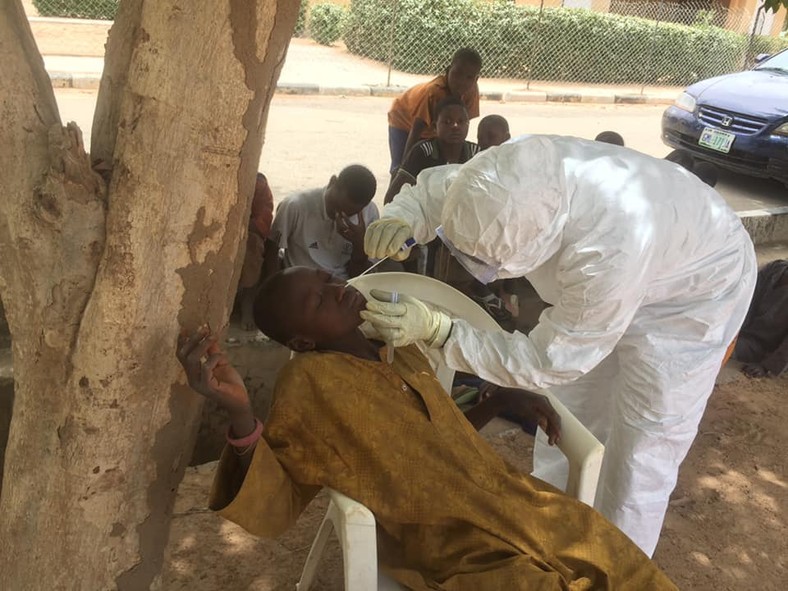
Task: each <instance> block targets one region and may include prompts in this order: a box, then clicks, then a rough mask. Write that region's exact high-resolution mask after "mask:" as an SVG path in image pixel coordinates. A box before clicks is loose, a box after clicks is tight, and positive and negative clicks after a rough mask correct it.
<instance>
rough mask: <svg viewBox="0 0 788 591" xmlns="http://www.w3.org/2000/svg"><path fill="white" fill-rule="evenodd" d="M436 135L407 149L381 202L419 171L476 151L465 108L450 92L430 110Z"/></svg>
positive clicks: (468, 156)
mask: <svg viewBox="0 0 788 591" xmlns="http://www.w3.org/2000/svg"><path fill="white" fill-rule="evenodd" d="M433 119H434V121H435V133H436V137H435V138H433V139H430V140H421V141H420V142H418V143H417V144H416V145H415V146H413V148H412V149H411V150H410V152H408V155H407V156H406V158H405V161H404V162H403V163H402V166H400V168H399V170H397V174H396V175H395V176H394V178H393V179H392V180H391V185H389V190H388V191H387V192H386V197H385V199H384V200H383V202H384V203H391V201H392V200H393V199H394V196H395V195H396V194H397V193H399V190H400V189H401V188H402V186H403V185H415V184H416V177H417V176H418V175H419V173H420V172H421V171H422V170H424V169H426V168H432V167H433V166H441V165H443V164H464V163H465V162H468V160H470V159H471V158H473V157H474V156H475V155H476V154H478V153H479V146H477V145H476V144H474V143H473V142H468V141H466V140H465V138H466V137H468V124H469V118H468V111H467V109H466V108H465V104H464V103H463V101H462V100H461V99H459V98H456V97H453V96H450V97H449V98H446V99H443V100H442V101H441V102H439V103H438V104H437V106H436V107H435V110H434V112H433Z"/></svg>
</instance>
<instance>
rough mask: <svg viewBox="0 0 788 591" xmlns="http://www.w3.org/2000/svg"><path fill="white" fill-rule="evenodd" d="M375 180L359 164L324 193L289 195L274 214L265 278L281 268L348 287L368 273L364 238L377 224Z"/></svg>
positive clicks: (322, 190)
mask: <svg viewBox="0 0 788 591" xmlns="http://www.w3.org/2000/svg"><path fill="white" fill-rule="evenodd" d="M376 190H377V182H376V180H375V175H373V174H372V172H371V171H370V170H369V169H368V168H366V167H365V166H361V165H360V164H352V165H350V166H346V167H345V168H344V169H342V171H341V172H340V173H339V174H338V175H333V176H332V177H331V179H330V180H329V181H328V185H326V186H325V187H318V188H315V189H310V190H307V191H302V192H300V193H296V194H294V195H289V196H288V197H286V198H285V199H284V200H282V202H281V203H280V204H279V207H277V209H276V216H275V217H274V223H273V225H272V226H271V236H270V238H269V239H268V243H267V244H266V252H265V265H264V275H265V277H269V276H271V275H273V274H274V273H276V272H277V271H279V269H280V267H281V264H280V259H279V249H284V258H283V260H282V261H281V263H283V264H284V267H285V268H287V267H295V266H304V267H309V268H312V269H323V270H325V271H327V272H329V273H331V274H333V275H335V276H337V277H340V278H341V279H343V280H345V281H347V280H348V279H349V278H350V277H355V276H356V275H358V274H359V273H361V272H363V271H365V270H366V269H367V267H369V265H370V262H369V259H368V258H367V255H366V254H365V253H364V232H365V231H366V227H367V225H368V224H370V223H371V222H374V221H375V220H376V219H378V217H379V214H378V207H377V205H375V204H374V203H372V198H373V197H374V196H375V191H376Z"/></svg>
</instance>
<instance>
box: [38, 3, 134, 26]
mask: <svg viewBox="0 0 788 591" xmlns="http://www.w3.org/2000/svg"><path fill="white" fill-rule="evenodd" d="M119 2H120V0H33V6H35V7H36V10H38V14H39V15H41V16H59V17H63V18H88V19H96V20H105V21H111V20H114V19H115V13H116V12H117V11H118V3H119Z"/></svg>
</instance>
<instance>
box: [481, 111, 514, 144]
mask: <svg viewBox="0 0 788 591" xmlns="http://www.w3.org/2000/svg"><path fill="white" fill-rule="evenodd" d="M511 138H512V136H511V135H510V134H509V122H508V121H507V120H506V119H504V118H503V117H501V116H500V115H487V116H486V117H484V118H483V119H482V120H481V121H479V128H478V129H477V130H476V141H477V142H478V143H479V150H486V149H487V148H491V147H493V146H500V145H501V144H502V143H504V142H508V141H509V140H510V139H511Z"/></svg>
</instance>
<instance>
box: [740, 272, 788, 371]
mask: <svg viewBox="0 0 788 591" xmlns="http://www.w3.org/2000/svg"><path fill="white" fill-rule="evenodd" d="M733 358H734V359H738V360H739V361H743V362H744V363H745V365H744V367H742V371H743V372H744V373H745V374H747V375H748V376H750V377H763V376H766V375H771V376H779V375H780V374H782V373H784V372H785V371H786V370H787V369H788V260H786V259H781V260H777V261H773V262H771V263H769V264H768V265H766V266H765V267H763V268H762V269H761V270H760V271H758V281H757V282H756V284H755V293H754V294H753V296H752V302H751V303H750V310H749V312H748V313H747V317H746V318H745V319H744V324H743V325H742V327H741V331H739V337H738V339H737V340H736V348H735V349H734V353H733Z"/></svg>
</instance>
